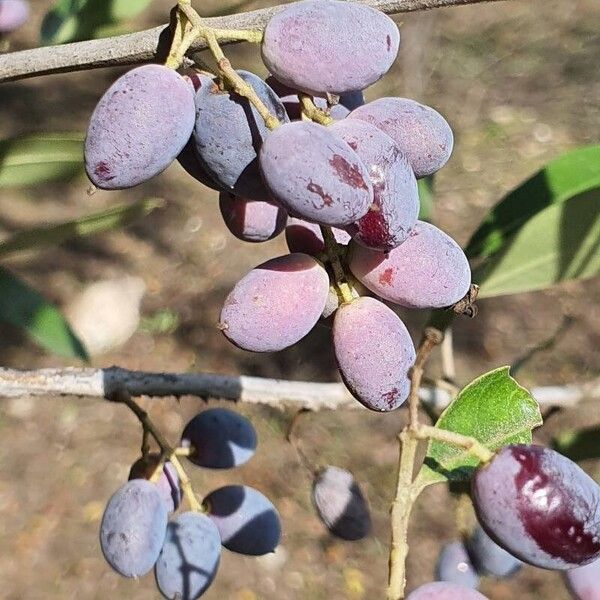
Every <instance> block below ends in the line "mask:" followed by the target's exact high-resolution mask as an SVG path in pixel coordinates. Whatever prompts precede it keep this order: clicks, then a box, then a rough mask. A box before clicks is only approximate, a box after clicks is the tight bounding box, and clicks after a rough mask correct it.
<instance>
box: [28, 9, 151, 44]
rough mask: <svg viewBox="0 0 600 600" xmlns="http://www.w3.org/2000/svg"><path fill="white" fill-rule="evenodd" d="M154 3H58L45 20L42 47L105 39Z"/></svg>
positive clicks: (42, 29)
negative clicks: (121, 24)
mask: <svg viewBox="0 0 600 600" xmlns="http://www.w3.org/2000/svg"><path fill="white" fill-rule="evenodd" d="M150 2H151V0H57V1H56V2H55V4H54V8H52V9H51V10H50V11H49V12H48V13H47V14H46V16H45V17H44V21H43V22H42V28H41V34H40V35H41V40H42V43H43V44H64V43H66V42H76V41H79V40H85V39H90V38H94V37H102V35H106V32H107V31H110V30H111V27H112V26H114V25H116V24H118V23H119V22H120V21H123V20H127V19H132V18H133V17H136V16H137V15H138V14H140V13H141V12H142V11H144V10H145V9H146V8H147V7H148V5H149V4H150Z"/></svg>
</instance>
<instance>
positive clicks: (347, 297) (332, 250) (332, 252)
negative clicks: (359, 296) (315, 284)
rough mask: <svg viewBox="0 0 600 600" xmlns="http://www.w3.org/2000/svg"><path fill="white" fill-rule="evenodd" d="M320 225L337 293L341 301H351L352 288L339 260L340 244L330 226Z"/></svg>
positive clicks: (352, 297)
mask: <svg viewBox="0 0 600 600" xmlns="http://www.w3.org/2000/svg"><path fill="white" fill-rule="evenodd" d="M320 227H321V234H322V235H323V242H324V244H325V251H326V252H327V257H328V259H329V262H330V264H331V269H332V271H333V278H334V280H335V285H336V287H337V290H338V295H339V296H340V299H341V300H342V302H352V301H353V300H354V296H353V295H352V290H351V289H350V285H349V284H348V279H347V277H346V273H345V272H344V267H343V266H342V261H341V260H340V245H339V244H338V243H337V241H336V239H335V236H334V235H333V231H331V227H328V226H327V225H321V226H320Z"/></svg>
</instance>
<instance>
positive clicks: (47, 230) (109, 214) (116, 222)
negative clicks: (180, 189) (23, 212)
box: [0, 199, 162, 257]
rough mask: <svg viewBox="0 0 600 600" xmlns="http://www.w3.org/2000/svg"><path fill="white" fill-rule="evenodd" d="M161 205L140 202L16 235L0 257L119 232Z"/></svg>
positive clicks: (4, 244) (1, 244)
mask: <svg viewBox="0 0 600 600" xmlns="http://www.w3.org/2000/svg"><path fill="white" fill-rule="evenodd" d="M161 205H162V201H161V200H156V199H151V200H141V201H139V202H136V203H134V204H128V205H125V206H115V207H114V208H109V209H108V210H104V211H102V212H98V213H95V214H92V215H88V216H87V217H83V218H81V219H76V220H75V221H68V222H66V223H60V224H58V225H51V226H49V227H36V228H34V229H27V230H25V231H19V232H17V233H15V234H14V235H13V236H11V237H10V238H8V239H7V240H4V241H2V242H0V257H2V256H6V255H7V254H11V253H12V252H17V251H19V250H27V249H31V248H43V247H44V246H51V245H55V244H60V243H62V242H64V241H65V240H69V239H72V238H75V237H83V236H87V235H94V234H97V233H102V232H103V231H110V230H112V229H119V228H121V227H125V226H127V225H128V224H129V223H131V222H132V221H135V220H136V219H139V218H141V217H145V216H146V215H147V214H149V213H151V212H152V211H153V210H154V209H155V208H157V207H159V206H161Z"/></svg>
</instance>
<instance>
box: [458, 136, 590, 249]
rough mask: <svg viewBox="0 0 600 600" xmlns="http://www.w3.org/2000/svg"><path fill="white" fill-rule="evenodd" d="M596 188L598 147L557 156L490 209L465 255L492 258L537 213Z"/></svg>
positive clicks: (579, 149) (587, 147) (588, 147)
mask: <svg viewBox="0 0 600 600" xmlns="http://www.w3.org/2000/svg"><path fill="white" fill-rule="evenodd" d="M598 187H600V145H596V146H586V147H584V148H577V149H575V150H572V151H570V152H567V153H565V154H563V155H562V156H559V157H558V158H556V159H554V160H553V161H551V162H549V163H548V164H547V165H546V166H545V167H544V168H543V169H541V170H540V171H538V172H537V173H536V174H535V175H533V177H531V178H529V179H528V180H527V181H525V182H524V183H523V184H521V185H520V186H519V187H517V188H516V189H515V190H513V191H512V192H510V193H509V194H508V195H507V196H506V197H505V198H503V199H502V200H501V201H500V202H499V203H498V204H497V205H496V206H495V207H494V208H493V209H492V211H491V212H490V213H489V214H488V216H487V217H486V218H485V220H484V221H483V223H482V224H481V225H480V227H479V228H478V229H477V231H475V233H474V234H473V236H472V237H471V240H470V241H469V243H468V244H467V248H466V250H465V252H466V254H467V256H468V257H469V258H486V257H489V256H492V255H493V254H495V253H496V252H499V251H501V250H503V249H504V248H505V246H506V245H507V244H510V242H511V238H512V236H513V234H514V233H515V232H516V231H517V230H518V229H519V228H520V227H521V226H523V225H524V224H525V223H527V221H529V220H530V219H532V218H533V217H535V215H536V214H538V213H539V212H541V211H543V210H544V209H546V208H547V207H549V206H551V205H555V204H560V203H562V202H565V201H566V200H568V199H569V198H572V197H574V196H576V195H578V194H581V193H583V192H586V191H588V190H592V189H594V188H598Z"/></svg>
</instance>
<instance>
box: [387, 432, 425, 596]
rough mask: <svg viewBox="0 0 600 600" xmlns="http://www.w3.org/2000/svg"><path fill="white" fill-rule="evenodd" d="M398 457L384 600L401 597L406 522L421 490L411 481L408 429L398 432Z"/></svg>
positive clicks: (412, 448)
mask: <svg viewBox="0 0 600 600" xmlns="http://www.w3.org/2000/svg"><path fill="white" fill-rule="evenodd" d="M398 440H399V442H400V447H401V450H400V460H399V463H398V465H399V467H398V480H397V484H396V497H395V498H394V502H393V503H392V508H391V521H392V539H391V544H390V558H389V580H388V589H387V600H401V599H402V598H404V588H405V587H406V557H407V555H408V524H409V519H410V513H411V510H412V507H413V504H414V503H415V500H416V499H417V497H418V495H419V493H420V490H419V489H417V488H416V487H415V486H414V485H413V480H412V479H413V470H414V465H415V454H416V451H417V445H418V440H417V439H416V438H415V437H414V436H413V435H412V433H411V432H409V431H408V430H405V431H403V432H402V433H400V435H399V436H398Z"/></svg>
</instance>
